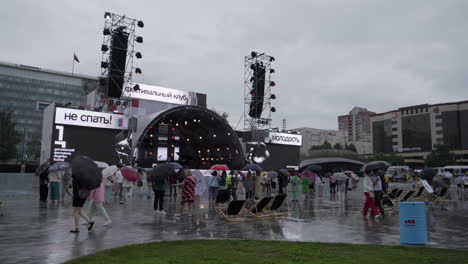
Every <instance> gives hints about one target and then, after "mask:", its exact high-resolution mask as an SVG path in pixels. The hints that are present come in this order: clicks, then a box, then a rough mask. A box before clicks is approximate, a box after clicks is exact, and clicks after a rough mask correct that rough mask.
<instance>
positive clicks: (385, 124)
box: [372, 119, 393, 153]
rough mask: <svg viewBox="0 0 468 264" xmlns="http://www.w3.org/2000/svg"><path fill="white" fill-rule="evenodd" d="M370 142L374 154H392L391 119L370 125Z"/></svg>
mask: <svg viewBox="0 0 468 264" xmlns="http://www.w3.org/2000/svg"><path fill="white" fill-rule="evenodd" d="M372 142H373V148H374V153H391V152H393V144H392V120H391V119H387V120H383V121H376V122H373V123H372Z"/></svg>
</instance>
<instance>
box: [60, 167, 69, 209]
mask: <svg viewBox="0 0 468 264" xmlns="http://www.w3.org/2000/svg"><path fill="white" fill-rule="evenodd" d="M61 185H62V191H61V192H60V194H61V196H62V199H61V200H62V203H63V202H64V201H65V194H68V196H69V197H72V194H71V193H70V187H71V185H72V169H71V168H68V169H66V170H64V172H63V176H62V184H61Z"/></svg>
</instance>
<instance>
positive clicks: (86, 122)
mask: <svg viewBox="0 0 468 264" xmlns="http://www.w3.org/2000/svg"><path fill="white" fill-rule="evenodd" d="M55 124H62V125H73V126H83V127H97V128H109V129H122V130H125V129H127V128H128V118H127V117H125V116H123V115H115V114H111V113H101V112H94V111H84V110H78V109H70V108H59V107H57V108H56V111H55Z"/></svg>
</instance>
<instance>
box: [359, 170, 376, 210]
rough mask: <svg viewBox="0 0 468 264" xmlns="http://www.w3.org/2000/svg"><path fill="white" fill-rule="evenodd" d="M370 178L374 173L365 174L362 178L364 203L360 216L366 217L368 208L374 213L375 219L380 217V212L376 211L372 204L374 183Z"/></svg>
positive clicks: (373, 203)
mask: <svg viewBox="0 0 468 264" xmlns="http://www.w3.org/2000/svg"><path fill="white" fill-rule="evenodd" d="M370 176H374V171H369V172H366V175H365V176H364V196H365V197H366V201H365V202H364V207H363V208H362V215H363V216H367V211H368V210H369V208H370V209H371V210H372V212H373V213H374V216H375V218H378V217H380V212H379V210H377V207H376V206H375V202H374V183H373V182H372V179H371V177H370Z"/></svg>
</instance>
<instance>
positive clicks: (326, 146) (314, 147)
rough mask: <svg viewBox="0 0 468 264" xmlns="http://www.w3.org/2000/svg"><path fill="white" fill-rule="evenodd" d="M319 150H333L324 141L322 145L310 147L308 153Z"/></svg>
mask: <svg viewBox="0 0 468 264" xmlns="http://www.w3.org/2000/svg"><path fill="white" fill-rule="evenodd" d="M319 149H333V147H332V145H331V144H330V143H329V142H328V141H326V140H325V142H323V144H322V145H317V146H312V147H310V148H309V151H312V150H319Z"/></svg>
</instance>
